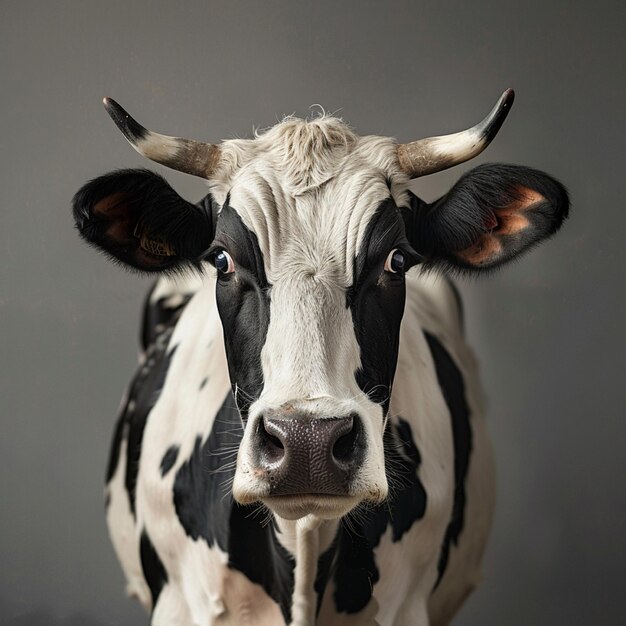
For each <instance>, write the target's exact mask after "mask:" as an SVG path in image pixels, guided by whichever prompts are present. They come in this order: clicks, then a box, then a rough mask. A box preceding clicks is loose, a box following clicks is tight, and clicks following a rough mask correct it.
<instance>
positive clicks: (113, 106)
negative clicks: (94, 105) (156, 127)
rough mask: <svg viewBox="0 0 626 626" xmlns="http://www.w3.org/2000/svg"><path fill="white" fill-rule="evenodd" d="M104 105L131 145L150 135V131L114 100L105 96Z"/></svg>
mask: <svg viewBox="0 0 626 626" xmlns="http://www.w3.org/2000/svg"><path fill="white" fill-rule="evenodd" d="M102 104H104V108H105V110H106V112H107V113H108V114H109V115H110V116H111V119H112V120H113V121H114V122H115V125H116V126H117V127H118V128H119V129H120V130H121V131H122V133H123V134H124V137H126V139H127V140H128V141H130V143H131V144H133V145H135V144H136V143H137V142H138V141H140V140H141V139H143V138H144V137H145V136H146V135H147V134H148V131H147V130H146V129H145V128H144V127H143V126H142V125H141V124H140V123H139V122H137V121H136V120H135V119H133V118H132V117H131V116H130V115H129V114H128V112H127V111H126V110H125V109H124V108H123V107H122V106H121V105H119V104H118V103H117V102H115V100H113V98H109V97H108V96H105V97H104V98H102Z"/></svg>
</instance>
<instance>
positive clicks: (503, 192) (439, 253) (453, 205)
mask: <svg viewBox="0 0 626 626" xmlns="http://www.w3.org/2000/svg"><path fill="white" fill-rule="evenodd" d="M568 211H569V198H568V195H567V191H566V190H565V188H564V187H563V185H561V183H559V182H558V181H556V180H555V179H554V178H551V177H550V176H548V175H547V174H544V173H543V172H539V171H537V170H534V169H531V168H528V167H520V166H516V165H501V164H498V165H481V166H480V167H477V168H475V169H473V170H470V171H469V172H468V173H467V174H465V175H464V176H463V177H462V178H461V179H460V180H459V181H458V182H457V183H456V185H454V187H453V188H452V189H451V190H450V191H449V192H448V193H447V194H446V195H445V196H443V197H442V198H440V199H439V200H437V201H436V202H433V203H432V204H426V203H425V202H423V201H421V200H420V199H419V198H417V197H416V196H413V195H412V198H411V211H410V213H409V215H408V216H407V215H406V214H405V220H406V221H407V230H408V233H407V235H408V238H409V240H410V241H411V244H412V246H413V247H414V248H415V250H416V251H417V252H418V253H420V254H421V255H422V256H424V258H425V262H426V264H427V265H431V266H437V265H440V266H445V267H447V269H457V270H459V269H460V270H470V271H479V270H483V269H492V268H495V267H498V266H500V265H502V264H503V263H506V262H507V261H510V260H511V259H513V258H515V257H517V256H518V255H520V254H522V253H523V252H525V251H526V250H528V249H529V248H531V247H532V246H534V245H536V244H538V243H539V242H541V241H542V240H544V239H546V238H548V237H550V236H552V235H553V234H554V233H555V232H556V231H557V230H558V229H559V228H560V226H561V224H562V223H563V220H564V219H565V218H566V217H567V215H568Z"/></svg>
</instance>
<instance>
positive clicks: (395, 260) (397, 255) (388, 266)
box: [385, 248, 404, 274]
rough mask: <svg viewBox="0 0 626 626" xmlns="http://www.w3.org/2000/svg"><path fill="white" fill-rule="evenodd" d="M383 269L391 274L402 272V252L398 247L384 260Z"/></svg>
mask: <svg viewBox="0 0 626 626" xmlns="http://www.w3.org/2000/svg"><path fill="white" fill-rule="evenodd" d="M385 271H386V272H392V273H393V274H402V273H403V272H404V254H403V253H402V251H401V250H398V248H394V249H393V250H392V251H391V252H390V253H389V256H388V257H387V260H386V261H385Z"/></svg>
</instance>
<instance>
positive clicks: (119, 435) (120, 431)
mask: <svg viewBox="0 0 626 626" xmlns="http://www.w3.org/2000/svg"><path fill="white" fill-rule="evenodd" d="M126 425H127V421H126V420H125V419H124V412H122V414H121V415H120V416H119V418H118V420H117V423H116V424H115V431H114V432H113V440H112V441H111V449H110V450H109V462H108V464H107V471H106V480H105V481H106V482H107V483H108V482H110V480H111V479H112V478H113V474H115V470H116V469H117V464H118V463H119V462H120V446H121V445H122V440H123V439H124V431H125V430H126Z"/></svg>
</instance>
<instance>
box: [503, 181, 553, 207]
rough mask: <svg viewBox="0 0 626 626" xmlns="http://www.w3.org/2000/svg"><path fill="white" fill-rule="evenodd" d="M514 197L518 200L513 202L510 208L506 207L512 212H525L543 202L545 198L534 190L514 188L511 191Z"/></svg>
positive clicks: (520, 187)
mask: <svg viewBox="0 0 626 626" xmlns="http://www.w3.org/2000/svg"><path fill="white" fill-rule="evenodd" d="M513 192H514V194H515V196H516V197H517V198H518V200H517V202H514V203H513V204H511V205H510V206H508V207H506V208H507V209H510V210H512V211H527V210H528V209H529V208H530V207H532V206H534V205H535V204H539V203H540V202H545V198H544V197H543V196H542V195H541V194H540V193H539V192H538V191H535V190H534V189H530V187H522V186H518V187H515V189H514V190H513Z"/></svg>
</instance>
